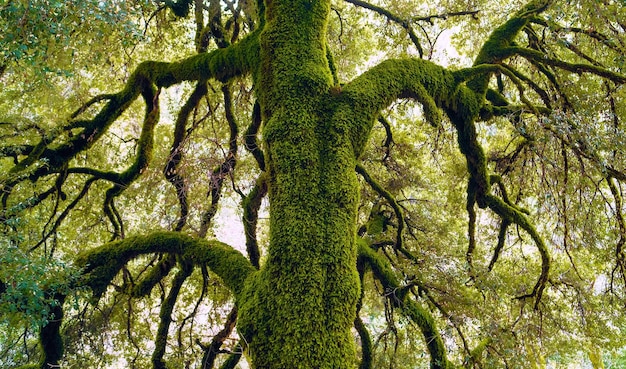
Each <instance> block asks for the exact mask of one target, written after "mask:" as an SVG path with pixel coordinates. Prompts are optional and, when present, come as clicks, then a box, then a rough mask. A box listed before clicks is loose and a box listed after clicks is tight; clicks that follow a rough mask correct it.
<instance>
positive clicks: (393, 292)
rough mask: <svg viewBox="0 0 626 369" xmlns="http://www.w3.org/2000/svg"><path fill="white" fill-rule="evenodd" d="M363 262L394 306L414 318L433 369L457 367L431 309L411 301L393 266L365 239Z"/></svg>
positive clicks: (362, 249) (362, 247)
mask: <svg viewBox="0 0 626 369" xmlns="http://www.w3.org/2000/svg"><path fill="white" fill-rule="evenodd" d="M359 259H360V260H363V261H364V262H365V263H366V265H367V267H368V268H369V269H370V270H371V271H372V273H373V274H374V277H375V278H376V279H377V280H379V281H380V282H381V283H382V285H383V288H384V289H385V291H389V292H390V295H389V296H388V298H389V299H390V301H391V303H393V304H394V305H396V306H397V307H400V308H401V309H402V312H403V314H404V315H406V316H407V317H408V318H409V319H411V321H413V322H414V323H415V324H416V325H417V326H418V327H419V329H420V330H421V332H422V334H423V335H424V340H425V342H426V346H427V347H428V352H429V353H430V367H431V369H451V368H453V365H452V363H451V362H450V361H448V358H447V354H446V348H445V345H444V343H443V339H442V338H441V335H440V334H439V330H438V329H437V326H436V324H435V321H434V319H433V317H432V316H431V315H430V313H429V312H428V311H427V310H425V309H424V308H422V307H421V306H420V305H419V304H417V303H416V302H415V301H413V300H411V299H409V298H408V294H407V292H408V289H406V288H402V287H401V286H400V283H399V282H398V280H397V278H396V277H395V275H394V274H393V271H392V270H391V267H390V266H389V263H388V262H387V261H386V260H385V259H384V258H382V257H380V256H379V255H378V254H377V253H376V252H375V251H374V250H372V249H371V248H370V247H369V246H368V245H367V243H366V242H365V241H362V240H361V241H360V242H359Z"/></svg>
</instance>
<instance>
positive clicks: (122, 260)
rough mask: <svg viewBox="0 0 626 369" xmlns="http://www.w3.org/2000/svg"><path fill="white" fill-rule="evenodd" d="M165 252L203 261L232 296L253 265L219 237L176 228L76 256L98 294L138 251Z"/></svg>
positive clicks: (252, 269)
mask: <svg viewBox="0 0 626 369" xmlns="http://www.w3.org/2000/svg"><path fill="white" fill-rule="evenodd" d="M153 253H165V254H175V255H179V256H180V257H181V258H182V259H183V260H186V261H188V262H191V263H193V264H194V265H202V264H206V265H207V266H208V267H209V268H210V269H211V270H212V271H213V272H214V273H215V274H217V275H218V276H219V277H220V278H221V279H222V280H223V281H224V284H225V285H226V287H228V288H229V289H230V290H231V291H232V292H233V293H234V294H235V296H237V295H239V293H241V291H242V289H243V283H244V281H245V280H246V278H248V276H250V274H251V273H252V272H253V271H255V270H256V269H255V268H254V267H253V266H252V264H250V262H249V261H248V259H246V257H245V256H243V255H242V254H241V253H240V252H239V251H236V250H235V249H233V248H232V247H230V246H228V245H227V244H224V243H222V242H219V241H206V240H204V239H200V238H194V237H190V236H187V235H184V234H181V233H179V232H154V233H152V234H149V235H146V236H133V237H127V238H125V239H123V240H119V241H115V242H111V243H108V244H105V245H103V246H101V247H99V248H97V249H94V250H92V251H89V252H87V253H85V254H82V255H80V256H79V258H78V260H77V264H78V265H79V266H81V267H83V268H84V275H85V276H84V284H85V285H87V286H89V287H90V288H91V289H92V291H93V294H94V296H95V297H100V296H101V295H102V294H103V293H104V291H105V290H106V288H107V286H108V285H109V283H110V282H111V280H112V279H113V278H114V277H115V276H116V275H117V273H118V272H119V271H120V270H121V269H122V267H123V266H124V265H126V263H127V262H129V261H130V260H132V259H134V258H136V257H137V256H140V255H145V254H153Z"/></svg>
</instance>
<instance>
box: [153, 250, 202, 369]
mask: <svg viewBox="0 0 626 369" xmlns="http://www.w3.org/2000/svg"><path fill="white" fill-rule="evenodd" d="M179 265H180V266H181V269H180V270H179V271H178V272H177V273H176V275H175V276H174V280H173V281H172V286H171V287H170V290H169V292H168V294H167V296H166V297H165V300H163V302H162V303H161V309H160V310H159V326H158V327H157V334H156V337H155V339H154V350H153V351H152V358H151V360H152V368H153V369H167V365H165V361H163V355H165V348H166V345H167V336H168V334H169V328H170V324H171V323H172V311H174V305H175V304H176V300H177V299H178V295H179V293H180V289H181V288H182V287H183V284H184V283H185V280H187V278H188V277H189V276H190V275H191V272H192V271H193V266H192V265H191V264H188V263H187V262H185V261H182V262H181V263H179Z"/></svg>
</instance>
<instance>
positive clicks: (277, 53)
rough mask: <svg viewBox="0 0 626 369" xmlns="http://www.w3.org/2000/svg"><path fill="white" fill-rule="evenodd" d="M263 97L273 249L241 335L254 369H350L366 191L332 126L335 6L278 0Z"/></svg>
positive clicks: (269, 27)
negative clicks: (359, 226)
mask: <svg viewBox="0 0 626 369" xmlns="http://www.w3.org/2000/svg"><path fill="white" fill-rule="evenodd" d="M266 5H267V10H266V17H267V24H266V26H265V29H264V32H263V34H262V35H261V63H262V66H261V71H260V74H259V75H258V76H257V78H256V79H257V93H258V95H259V100H260V102H261V106H262V109H263V110H262V111H263V118H264V121H265V128H264V131H263V137H264V140H265V144H266V148H267V150H266V152H267V154H268V158H267V159H268V171H269V174H270V181H269V199H270V208H271V212H270V246H269V254H268V257H267V260H266V262H265V265H264V267H263V269H262V270H261V271H260V272H259V275H257V278H255V279H254V282H252V283H254V286H249V287H251V288H249V289H248V291H250V292H248V295H247V296H244V298H243V299H242V305H243V306H242V308H241V318H240V321H239V326H238V329H239V330H240V332H241V333H242V334H243V336H244V338H245V339H246V340H247V341H248V342H247V344H248V347H249V353H250V356H251V359H252V363H253V365H254V367H255V368H257V369H258V368H281V369H284V368H335V369H337V368H349V367H353V366H354V365H355V363H354V360H355V350H354V342H353V337H352V334H351V327H352V324H353V322H354V318H355V311H356V302H357V297H358V295H359V279H358V273H357V271H356V245H355V235H356V229H355V227H356V211H357V202H358V201H357V200H358V183H357V180H356V175H355V171H354V167H355V157H354V156H355V154H354V149H353V147H352V144H351V142H350V141H349V139H348V138H347V136H348V135H346V134H344V132H343V131H342V129H341V127H339V126H337V125H336V124H334V123H333V122H334V121H333V119H332V103H330V102H331V98H330V94H329V90H330V88H331V87H332V81H333V80H332V76H331V72H330V68H329V66H328V60H327V58H326V35H325V31H326V22H327V17H328V14H329V10H330V2H329V1H327V0H312V1H310V0H288V1H286V0H270V1H267V2H266Z"/></svg>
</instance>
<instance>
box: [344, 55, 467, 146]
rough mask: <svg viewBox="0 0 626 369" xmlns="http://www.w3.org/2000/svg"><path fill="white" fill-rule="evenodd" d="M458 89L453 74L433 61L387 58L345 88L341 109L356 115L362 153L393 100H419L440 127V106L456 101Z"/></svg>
mask: <svg viewBox="0 0 626 369" xmlns="http://www.w3.org/2000/svg"><path fill="white" fill-rule="evenodd" d="M456 89H457V82H456V81H455V79H454V76H453V74H452V73H451V72H449V71H447V70H446V69H444V68H442V67H440V66H438V65H436V64H433V63H431V62H429V61H425V60H421V59H395V60H386V61H383V62H382V63H380V64H378V65H377V66H375V67H373V68H371V69H369V70H368V71H367V72H365V73H363V74H362V75H360V76H359V77H357V78H355V79H354V80H353V81H351V82H350V83H347V84H346V85H345V86H344V87H343V89H342V93H341V94H340V95H339V96H338V100H339V107H338V109H337V111H338V113H339V114H346V113H347V112H350V113H348V114H352V115H354V121H353V122H352V123H351V125H352V129H353V131H352V132H350V133H351V134H352V139H353V142H354V148H355V152H356V153H357V154H359V153H360V152H361V150H362V149H363V146H364V145H365V142H366V139H367V137H368V133H369V131H370V130H371V127H372V125H373V124H374V122H375V120H376V118H377V117H378V114H379V112H380V111H381V110H382V109H384V108H385V107H387V106H389V104H391V102H393V101H394V100H397V99H399V98H411V99H415V100H417V101H418V102H419V103H420V104H422V107H423V110H424V117H425V119H426V121H428V122H429V123H430V124H432V125H433V126H438V125H439V124H440V123H441V119H442V116H441V110H440V108H443V107H446V106H449V105H450V104H451V103H452V100H453V99H454V98H453V96H454V95H455V91H456Z"/></svg>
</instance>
